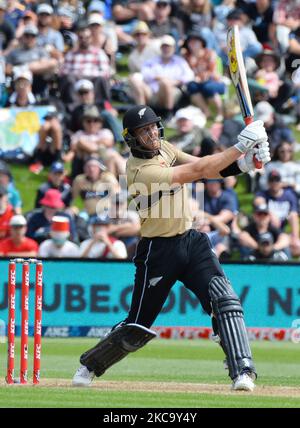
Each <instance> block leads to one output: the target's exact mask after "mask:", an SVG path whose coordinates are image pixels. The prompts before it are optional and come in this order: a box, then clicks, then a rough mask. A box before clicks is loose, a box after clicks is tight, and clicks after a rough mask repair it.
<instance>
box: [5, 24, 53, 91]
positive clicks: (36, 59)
mask: <svg viewBox="0 0 300 428" xmlns="http://www.w3.org/2000/svg"><path fill="white" fill-rule="evenodd" d="M38 34H39V30H38V28H37V27H35V26H33V25H27V26H26V27H25V28H24V31H23V35H22V37H21V39H20V46H18V47H16V48H15V49H13V50H12V51H11V52H10V53H9V54H8V55H7V57H6V73H7V74H9V75H11V74H12V73H13V67H15V66H22V65H26V66H27V67H28V69H29V70H30V71H31V72H32V74H33V77H34V82H33V93H42V92H43V90H45V86H46V82H45V76H46V75H47V76H49V75H51V74H53V73H54V71H55V70H56V67H57V64H58V62H57V60H56V59H55V58H51V57H50V55H49V53H48V52H47V51H46V50H45V49H43V48H41V47H39V46H37V36H38Z"/></svg>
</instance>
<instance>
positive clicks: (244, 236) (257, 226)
mask: <svg viewBox="0 0 300 428" xmlns="http://www.w3.org/2000/svg"><path fill="white" fill-rule="evenodd" d="M266 234H268V239H267V240H266V239H265V238H266ZM238 240H239V243H240V245H241V248H240V250H241V254H242V256H243V257H244V258H248V256H249V255H251V254H255V253H256V256H257V255H258V253H261V251H260V250H261V245H265V243H266V242H268V243H269V244H270V245H272V247H271V248H269V250H270V251H273V252H279V251H280V252H282V251H283V250H284V251H285V252H286V254H288V253H289V250H288V247H289V241H290V239H289V236H288V235H287V234H286V233H283V232H281V231H280V230H279V229H277V228H276V227H274V226H272V224H271V215H270V212H269V208H268V206H267V205H266V204H261V205H257V206H255V207H254V213H253V217H252V221H251V222H250V224H249V225H248V226H247V227H246V228H245V229H244V230H242V231H241V232H240V233H239V234H238Z"/></svg>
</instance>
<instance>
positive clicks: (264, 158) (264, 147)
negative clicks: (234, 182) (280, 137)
mask: <svg viewBox="0 0 300 428" xmlns="http://www.w3.org/2000/svg"><path fill="white" fill-rule="evenodd" d="M254 156H255V157H256V159H257V160H258V161H259V162H261V163H262V164H263V165H265V164H266V163H268V162H270V160H271V155H270V147H269V143H268V141H265V142H263V143H259V144H258V146H257V147H255V148H254V149H250V150H248V152H247V153H246V154H245V156H244V157H243V158H242V159H239V160H238V161H237V164H238V167H239V168H240V170H241V171H242V172H249V171H254V170H255V168H256V167H255V164H254Z"/></svg>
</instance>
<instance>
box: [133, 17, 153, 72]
mask: <svg viewBox="0 0 300 428" xmlns="http://www.w3.org/2000/svg"><path fill="white" fill-rule="evenodd" d="M132 37H133V38H134V40H135V46H134V48H133V50H132V51H131V52H130V54H129V56H128V68H129V71H130V72H131V73H140V71H141V69H142V66H143V64H144V63H145V62H146V61H149V60H150V59H152V58H154V57H156V56H157V55H159V53H160V43H159V41H157V40H153V39H152V38H151V31H150V29H149V27H148V25H147V24H146V22H144V21H138V22H137V24H136V25H135V27H134V28H133V31H132Z"/></svg>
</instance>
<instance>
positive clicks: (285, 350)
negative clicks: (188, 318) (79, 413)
mask: <svg viewBox="0 0 300 428" xmlns="http://www.w3.org/2000/svg"><path fill="white" fill-rule="evenodd" d="M94 344H95V340H90V339H81V338H76V339H73V338H68V339H48V338H47V339H44V340H43V350H42V379H43V378H47V379H50V378H56V379H70V380H71V378H72V376H73V373H74V371H75V370H76V368H77V366H78V357H79V355H80V354H81V353H82V352H83V351H85V350H86V349H88V348H89V347H91V346H93V345H94ZM17 349H18V347H17ZM252 350H253V354H254V357H255V361H256V366H257V371H258V373H259V379H258V382H257V384H258V385H260V386H263V385H265V386H267V385H268V386H270V385H273V386H290V387H291V386H292V387H297V388H299V391H300V371H299V359H300V346H299V345H295V344H292V343H270V342H254V343H252ZM17 354H18V352H17ZM30 354H32V341H30ZM222 359H223V353H222V351H221V350H220V349H219V347H218V346H217V345H216V344H214V343H212V342H208V341H201V340H200V341H196V340H195V341H188V340H177V341H175V340H156V341H153V342H151V343H149V344H148V345H147V346H146V347H145V348H143V349H141V350H140V351H138V352H136V353H135V354H132V355H130V356H129V357H127V358H126V359H124V360H122V361H121V362H120V363H118V364H116V365H115V366H113V367H112V368H111V369H109V370H108V371H107V372H106V373H105V375H104V376H103V377H102V378H101V379H103V380H104V381H131V382H135V381H142V382H180V383H184V382H185V383H186V382H188V383H197V384H199V383H205V384H207V383H209V384H213V385H218V384H226V383H228V388H229V385H230V379H229V378H228V377H227V373H226V372H225V371H224V369H223V365H222ZM0 361H2V364H1V369H0V376H1V378H2V379H4V376H5V361H6V346H5V345H4V344H1V345H0ZM16 367H18V362H16ZM101 379H100V380H98V381H97V382H98V384H99V388H93V389H79V388H76V389H75V388H71V387H66V388H65V387H59V388H54V387H47V388H45V387H43V388H39V387H29V386H28V387H24V386H22V387H19V386H2V387H0V406H1V407H103V408H116V407H127V408H137V407H158V408H175V407H187V408H189V407H198V408H199V407H300V397H295V398H293V397H279V396H274V397H273V396H272V397H269V396H268V397H262V396H257V395H251V394H245V393H241V395H237V394H234V395H230V394H229V395H221V394H220V393H217V392H216V394H212V393H210V394H207V393H198V394H196V393H194V392H189V393H182V392H176V393H175V392H162V391H160V392H159V391H158V392H155V393H153V392H136V391H126V392H124V391H121V390H120V391H118V390H116V391H115V390H101Z"/></svg>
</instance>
